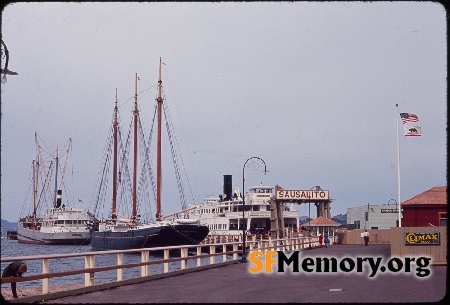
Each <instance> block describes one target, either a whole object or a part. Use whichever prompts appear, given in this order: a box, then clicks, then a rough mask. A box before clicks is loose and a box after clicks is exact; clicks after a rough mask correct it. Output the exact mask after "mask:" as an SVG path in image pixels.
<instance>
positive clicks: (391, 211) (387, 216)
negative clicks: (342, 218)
mask: <svg viewBox="0 0 450 305" xmlns="http://www.w3.org/2000/svg"><path fill="white" fill-rule="evenodd" d="M347 224H348V225H354V228H355V229H389V228H391V227H397V226H398V225H397V224H398V206H397V205H396V204H382V205H372V204H367V205H363V206H359V207H354V208H348V209H347Z"/></svg>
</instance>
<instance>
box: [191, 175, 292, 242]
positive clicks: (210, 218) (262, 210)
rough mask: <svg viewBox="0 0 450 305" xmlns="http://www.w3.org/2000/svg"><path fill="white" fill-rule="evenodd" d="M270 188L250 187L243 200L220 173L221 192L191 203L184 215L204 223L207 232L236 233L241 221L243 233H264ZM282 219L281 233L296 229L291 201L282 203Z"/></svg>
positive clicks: (268, 222) (228, 178) (239, 231)
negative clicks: (207, 229) (282, 227)
mask: <svg viewBox="0 0 450 305" xmlns="http://www.w3.org/2000/svg"><path fill="white" fill-rule="evenodd" d="M232 189H233V190H232ZM274 190H275V187H274V186H262V185H261V186H253V187H250V189H249V192H247V193H246V194H245V201H244V202H243V200H242V194H241V193H240V191H239V188H238V187H234V188H232V187H231V175H224V194H223V195H219V197H209V198H205V199H204V201H203V204H201V205H194V206H191V207H190V208H189V211H188V216H189V218H190V219H198V220H200V224H203V225H207V226H208V227H209V235H239V234H242V229H243V226H244V224H245V231H246V232H247V235H249V234H263V235H264V234H268V233H269V232H270V229H271V215H272V212H271V205H270V203H269V200H270V199H273V198H274V196H275V194H274ZM243 203H244V204H243ZM243 205H244V206H245V211H244V213H243ZM243 216H244V217H243ZM243 218H244V221H243V220H242V219H243ZM283 222H284V231H285V232H286V231H287V232H293V231H296V230H297V229H298V227H299V216H298V212H297V209H296V208H295V205H294V204H293V203H285V204H284V205H283Z"/></svg>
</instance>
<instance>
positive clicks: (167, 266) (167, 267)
mask: <svg viewBox="0 0 450 305" xmlns="http://www.w3.org/2000/svg"><path fill="white" fill-rule="evenodd" d="M164 259H169V250H164ZM167 272H169V263H167V262H166V263H164V273H167Z"/></svg>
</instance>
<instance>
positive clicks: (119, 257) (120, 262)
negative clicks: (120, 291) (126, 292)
mask: <svg viewBox="0 0 450 305" xmlns="http://www.w3.org/2000/svg"><path fill="white" fill-rule="evenodd" d="M121 265H123V253H117V266H121ZM122 279H123V268H119V269H117V281H118V282H119V281H121V280H122Z"/></svg>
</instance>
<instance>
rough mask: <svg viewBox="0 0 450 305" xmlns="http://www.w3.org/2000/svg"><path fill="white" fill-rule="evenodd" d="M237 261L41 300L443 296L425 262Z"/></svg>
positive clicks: (336, 249) (441, 284) (442, 285)
mask: <svg viewBox="0 0 450 305" xmlns="http://www.w3.org/2000/svg"><path fill="white" fill-rule="evenodd" d="M300 256H301V257H306V256H311V257H314V256H317V257H319V256H320V257H350V258H356V257H389V256H390V245H369V246H368V247H366V246H364V245H336V246H330V247H328V248H313V249H311V250H303V251H302V252H301V253H300ZM250 265H252V266H254V264H252V263H250V262H249V261H248V262H247V263H237V264H232V265H228V266H222V267H216V268H211V269H207V270H201V271H196V272H190V273H186V274H180V275H176V276H171V277H166V278H161V279H155V280H151V281H148V282H144V283H139V284H133V285H127V286H121V287H117V288H113V289H109V290H102V291H95V292H90V293H85V294H82V295H76V296H70V297H65V298H59V299H55V300H48V301H43V302H40V303H41V304H51V303H58V304H70V303H77V304H81V303H91V304H92V303H109V304H112V303H140V304H142V303H262V302H264V303H286V302H294V303H300V302H301V303H310V302H313V303H314V302H320V303H341V302H363V303H371V302H376V303H379V302H382V303H383V302H406V303H416V302H436V301H439V300H442V299H443V298H444V297H445V296H446V273H447V266H446V265H444V266H429V267H428V268H429V269H430V270H431V275H430V276H428V277H424V278H420V277H417V276H416V275H415V268H416V267H415V266H413V267H412V268H411V269H412V272H410V273H404V272H398V273H392V272H384V273H381V272H379V273H378V274H377V275H376V276H375V277H373V278H369V274H370V272H369V271H367V272H363V273H356V272H350V273H347V274H346V273H344V272H341V271H340V272H337V273H334V274H331V273H321V274H320V273H305V272H304V271H302V270H301V269H300V272H299V273H291V272H286V273H280V274H275V273H273V274H266V273H264V274H263V273H256V274H255V273H250V272H249V267H250Z"/></svg>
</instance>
